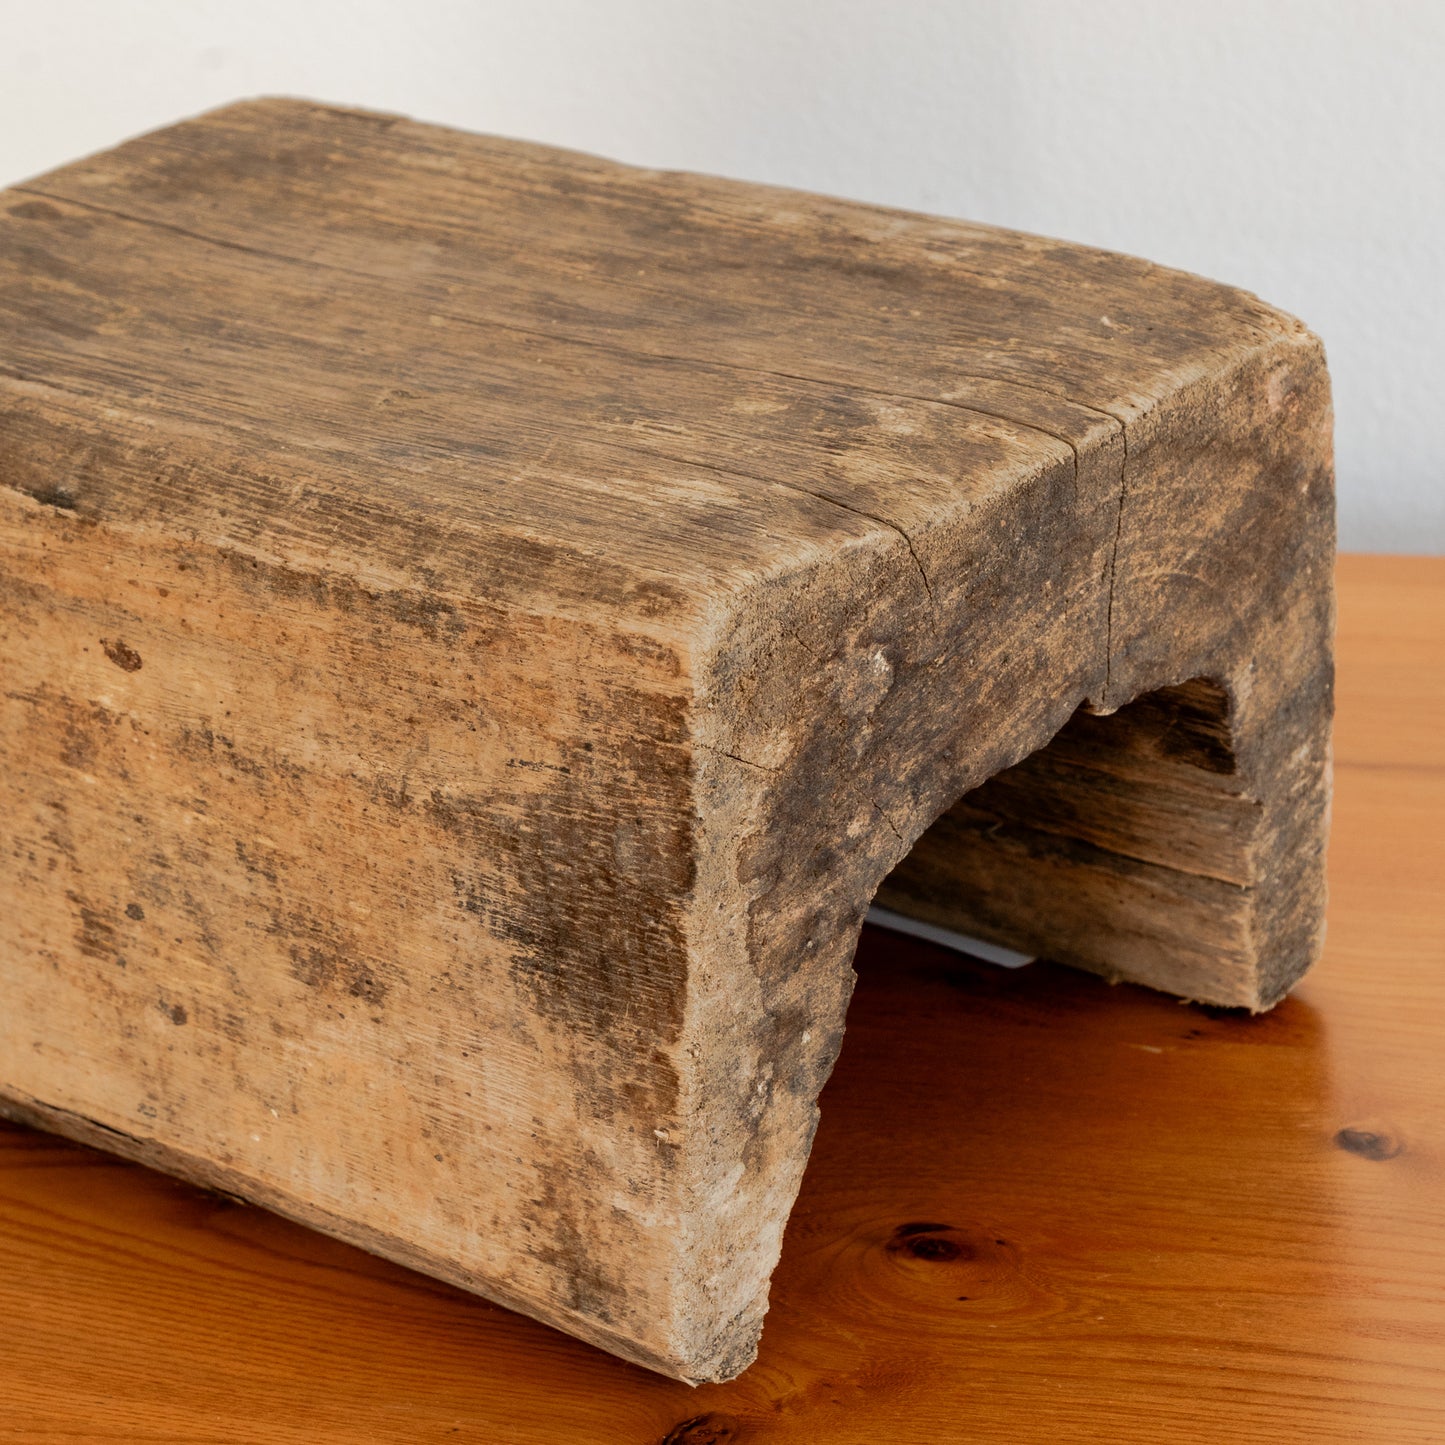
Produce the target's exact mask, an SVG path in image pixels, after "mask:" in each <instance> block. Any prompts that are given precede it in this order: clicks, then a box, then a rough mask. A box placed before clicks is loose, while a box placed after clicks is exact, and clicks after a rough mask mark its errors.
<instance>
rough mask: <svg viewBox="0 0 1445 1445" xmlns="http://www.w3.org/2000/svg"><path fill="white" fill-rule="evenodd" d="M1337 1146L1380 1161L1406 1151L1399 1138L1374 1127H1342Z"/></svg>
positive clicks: (1362, 1156) (1365, 1157)
mask: <svg viewBox="0 0 1445 1445" xmlns="http://www.w3.org/2000/svg"><path fill="white" fill-rule="evenodd" d="M1335 1146H1336V1148H1339V1149H1343V1150H1345V1151H1346V1152H1347V1153H1350V1154H1358V1155H1359V1156H1360V1158H1361V1159H1373V1160H1375V1161H1376V1162H1379V1163H1383V1162H1384V1161H1385V1160H1386V1159H1393V1158H1395V1157H1396V1156H1397V1155H1399V1154H1403V1153H1404V1152H1405V1146H1404V1144H1403V1143H1402V1142H1401V1141H1400V1140H1399V1139H1397V1138H1395V1137H1394V1136H1393V1135H1391V1134H1386V1133H1382V1132H1379V1131H1377V1130H1374V1129H1341V1130H1340V1131H1339V1133H1337V1134H1336V1135H1335Z"/></svg>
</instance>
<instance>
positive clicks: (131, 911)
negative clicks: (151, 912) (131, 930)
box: [125, 903, 146, 923]
mask: <svg viewBox="0 0 1445 1445" xmlns="http://www.w3.org/2000/svg"><path fill="white" fill-rule="evenodd" d="M125 916H126V917H127V918H131V919H134V920H135V921H136V922H137V923H139V922H140V921H141V920H142V919H143V918H144V917H145V916H146V911H145V909H144V908H142V907H141V906H140V904H139V903H127V904H126V906H125Z"/></svg>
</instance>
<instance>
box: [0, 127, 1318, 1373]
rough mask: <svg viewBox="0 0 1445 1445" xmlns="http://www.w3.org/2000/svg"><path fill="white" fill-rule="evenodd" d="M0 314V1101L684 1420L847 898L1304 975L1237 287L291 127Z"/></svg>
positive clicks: (844, 958) (175, 188)
mask: <svg viewBox="0 0 1445 1445" xmlns="http://www.w3.org/2000/svg"><path fill="white" fill-rule="evenodd" d="M0 268H3V286H0V308H3V314H0V343H3V345H0V482H3V486H0V565H3V584H0V607H3V612H0V618H3V644H0V662H3V677H4V689H3V692H4V697H3V709H4V711H3V714H0V717H3V725H0V757H3V776H0V806H3V817H4V820H5V822H4V827H5V836H4V838H3V844H4V850H3V851H4V855H5V858H6V860H7V866H6V871H5V874H4V882H3V888H4V892H3V898H0V905H3V906H0V986H3V997H4V1001H5V1006H4V1009H3V1011H0V1092H3V1094H4V1095H5V1096H6V1098H7V1100H8V1102H7V1104H6V1105H5V1109H6V1112H8V1113H9V1114H10V1115H11V1116H12V1117H15V1118H19V1119H22V1120H27V1121H30V1122H33V1123H37V1124H40V1125H42V1126H44V1127H46V1128H51V1129H56V1130H59V1131H60V1132H62V1133H65V1134H69V1135H71V1136H72V1137H74V1138H78V1139H82V1140H85V1141H87V1142H89V1143H93V1144H99V1145H101V1146H102V1147H104V1148H108V1149H114V1150H116V1151H118V1152H120V1153H123V1154H126V1155H128V1156H130V1157H132V1158H136V1159H141V1160H144V1161H146V1162H148V1163H152V1164H155V1165H157V1166H159V1167H161V1168H163V1169H168V1170H171V1171H173V1172H175V1173H177V1174H180V1175H183V1176H185V1177H187V1178H190V1179H194V1180H199V1181H201V1182H202V1183H205V1184H209V1185H214V1186H217V1187H220V1188H222V1189H225V1190H229V1191H232V1192H234V1193H236V1194H239V1195H243V1196H245V1197H246V1198H248V1199H251V1200H255V1201H257V1202H258V1203H261V1204H264V1205H266V1206H268V1207H270V1208H273V1209H276V1210H279V1211H281V1212H282V1213H285V1214H288V1215H290V1216H292V1217H293V1218H296V1219H299V1220H303V1221H305V1222H306V1223H308V1224H312V1225H315V1226H316V1227H317V1228H320V1229H323V1230H326V1231H328V1232H330V1233H332V1234H335V1235H337V1236H339V1237H341V1238H343V1239H347V1240H351V1241H353V1242H354V1243H357V1244H360V1245H362V1246H363V1247H365V1248H367V1249H371V1250H375V1251H376V1252H378V1253H380V1254H384V1255H387V1256H389V1257H390V1258H392V1259H395V1260H400V1261H402V1262H403V1263H405V1264H408V1265H412V1266H415V1267H416V1268H417V1269H421V1270H425V1271H427V1272H428V1273H430V1274H434V1275H436V1276H438V1277H440V1278H442V1279H445V1280H450V1281H452V1282H453V1283H455V1284H459V1285H461V1286H463V1287H464V1288H467V1289H471V1290H476V1291H478V1292H479V1293H482V1294H485V1295H487V1296H489V1297H490V1298H492V1299H495V1300H499V1301H501V1302H503V1303H505V1304H508V1305H511V1306H513V1307H515V1308H517V1309H520V1310H524V1311H526V1312H528V1313H529V1314H532V1315H535V1316H537V1317H539V1318H540V1319H543V1320H547V1321H549V1322H551V1323H552V1324H555V1325H557V1326H559V1327H560V1328H562V1329H564V1330H568V1331H570V1332H572V1333H573V1334H576V1335H580V1336H582V1337H583V1338H585V1339H588V1340H592V1341H595V1342H596V1343H598V1344H600V1345H602V1346H603V1347H604V1348H606V1349H609V1350H612V1351H614V1352H616V1353H617V1354H619V1355H623V1356H625V1357H627V1358H628V1359H631V1360H635V1361H638V1362H640V1363H642V1364H644V1365H647V1366H649V1367H651V1368H652V1369H655V1370H661V1371H663V1372H665V1373H668V1374H671V1375H676V1376H679V1377H681V1378H683V1379H687V1380H716V1379H725V1378H728V1377H729V1376H731V1375H733V1374H735V1373H736V1372H738V1371H739V1370H741V1369H742V1368H743V1367H744V1366H745V1365H746V1364H747V1363H748V1362H749V1360H751V1359H752V1357H753V1354H754V1351H755V1349H756V1343H757V1339H758V1334H759V1330H760V1328H761V1323H762V1317H763V1313H764V1310H765V1309H766V1306H767V1290H768V1278H769V1275H770V1274H771V1272H772V1269H773V1265H774V1263H775V1261H776V1260H777V1258H778V1250H779V1245H780V1241H781V1238H782V1232H783V1226H784V1223H785V1221H786V1220H787V1217H788V1211H789V1208H790V1207H791V1205H792V1202H793V1198H794V1196H795V1194H796V1192H797V1189H798V1183H799V1178H800V1175H801V1173H802V1170H803V1165H804V1162H805V1160H806V1159H807V1156H808V1148H809V1144H810V1141H811V1139H812V1136H813V1130H814V1127H815V1125H816V1123H817V1119H818V1110H817V1099H818V1092H819V1090H820V1088H821V1087H822V1084H823V1081H824V1080H825V1079H826V1078H827V1076H828V1072H829V1070H830V1069H831V1067H832V1065H833V1061H834V1059H835V1057H836V1056H837V1053H838V1048H839V1044H840V1041H841V1039H842V1036H843V1017H844V1010H845V1008H846V1006H847V1002H848V994H849V988H850V985H851V981H852V972H851V969H850V966H849V965H850V959H851V957H852V954H853V949H854V944H855V941H856V939H857V937H858V931H859V926H860V921H861V919H862V917H863V914H864V911H865V910H866V909H867V907H868V905H869V903H870V901H871V900H872V899H873V898H874V896H875V894H877V895H878V897H879V899H880V901H881V902H885V903H886V904H887V905H888V906H889V907H891V908H893V909H896V910H900V911H903V912H906V913H909V914H912V915H914V916H916V917H918V918H922V919H925V920H929V921H932V922H934V923H939V924H944V925H947V926H950V927H955V928H961V929H963V930H966V931H968V932H970V933H973V934H975V935H980V936H983V937H986V938H989V939H993V940H996V941H999V942H1003V943H1009V944H1014V945H1016V946H1019V947H1021V948H1025V949H1028V950H1030V951H1032V952H1037V953H1043V954H1047V955H1049V956H1050V957H1052V958H1055V959H1059V960H1062V961H1065V962H1068V963H1072V964H1076V965H1078V966H1080V967H1082V968H1086V969H1092V970H1095V971H1096V972H1098V973H1102V974H1105V975H1106V976H1108V977H1110V978H1113V979H1130V980H1134V981H1137V982H1141V983H1146V984H1150V985H1152V986H1154V987H1156V988H1163V989H1168V990H1170V991H1172V992H1175V993H1178V994H1181V995H1184V996H1186V997H1189V998H1194V999H1203V1000H1208V1001H1209V1002H1211V1003H1214V1004H1222V1005H1225V1006H1231V1007H1233V1006H1238V1007H1242V1008H1250V1009H1262V1008H1267V1007H1269V1006H1270V1005H1271V1004H1272V1003H1274V1002H1275V1001H1276V1000H1277V999H1278V998H1280V997H1281V995H1282V994H1283V993H1284V991H1285V990H1286V989H1287V988H1288V987H1289V986H1290V984H1291V983H1292V982H1293V981H1294V980H1295V979H1296V978H1297V977H1298V976H1299V974H1300V973H1301V971H1302V970H1303V969H1305V968H1306V967H1307V966H1308V965H1309V963H1310V962H1311V960H1312V959H1313V958H1314V957H1315V955H1316V952H1317V951H1318V946H1319V940H1320V931H1321V908H1322V900H1323V883H1322V876H1323V875H1322V853H1323V844H1324V833H1325V826H1326V814H1327V806H1328V720H1329V712H1330V630H1331V606H1332V602H1331V597H1332V594H1331V560H1332V544H1333V536H1332V503H1331V469H1330V403H1329V393H1328V384H1327V379H1326V374H1325V367H1324V361H1323V357H1322V354H1321V350H1320V346H1319V344H1318V342H1317V341H1316V340H1315V339H1314V337H1312V336H1311V335H1310V334H1309V333H1308V332H1307V331H1306V330H1304V329H1303V328H1302V327H1301V326H1300V325H1299V324H1298V323H1296V322H1295V321H1293V320H1291V319H1290V318H1289V317H1287V316H1283V315H1281V314H1280V313H1279V312H1277V311H1274V310H1271V309H1270V308H1269V307H1267V306H1264V305H1262V304H1261V303H1260V302H1258V301H1257V300H1255V299H1254V298H1253V297H1252V296H1249V295H1246V294H1244V293H1242V292H1239V291H1234V290H1230V289H1228V288H1226V287H1223V286H1218V285H1215V284H1213V283H1210V282H1206V281H1202V280H1199V279H1197V278H1195V277H1192V276H1185V275H1181V274H1179V273H1177V272H1173V271H1167V270H1162V269H1160V268H1159V267H1156V266H1152V265H1149V264H1147V263H1145V262H1142V261H1136V260H1131V259H1129V258H1127V257H1123V256H1116V255H1111V254H1108V253H1105V252H1101V251H1093V250H1089V249H1086V248H1084V247H1080V246H1070V245H1065V244H1062V243H1060V242H1057V241H1046V240H1040V239H1038V238H1036V237H1031V236H1023V235H1017V234H1014V233H1011V232H1005V231H998V230H993V229H989V228H987V227H982V226H974V225H966V224H962V223H959V222H955V221H942V220H932V219H929V218H926V217H920V216H913V215H904V214H900V213H898V212H894V211H886V210H880V209H876V208H873V207H869V206H861V205H853V204H848V203H844V202H839V201H830V200H825V199H821V198H819V197H816V196H808V195H799V194H795V193H792V192H788V191H781V190H773V189H769V188H766V187H762V186H752V185H741V184H736V183H732V182H728V181H718V180H710V179H706V178H703V177H698V176H690V175H677V174H671V173H660V172H655V171H643V170H634V169H630V168H628V167H624V166H620V165H614V164H612V163H610V162H606V161H600V160H593V159H591V158H589V157H585V156H577V155H571V154H568V153H565V152H561V151H555V150H549V149H546V148H542V147H538V146H532V145H523V144H519V143H515V142H511V141H501V140H493V139H488V138H483V137H477V136H470V135H460V134H457V133H454V132H451V131H446V130H440V129H437V128H435V127H431V126H423V125H416V124H413V123H411V122H409V121H405V120H399V119H396V118H393V117H390V116H377V115H368V114H362V113H359V112H353V111H341V110H334V109H329V108H325V107H321V106H316V105H309V104H304V103H300V102H294V101H260V102H250V103H246V104H242V105H236V106H232V107H229V108H227V109H225V110H222V111H218V112H216V113H214V114H211V115H207V116H204V117H202V118H201V119H199V120H194V121H189V122H186V123H185V124H183V125H178V126H174V127H171V128H170V129H167V130H163V131H160V132H158V133H157V134H155V135H151V136H147V137H145V138H143V139H140V140H136V141H131V142H129V143H128V144H126V145H123V146H121V147H120V148H119V149H117V150H115V151H111V152H109V153H107V154H105V155H102V156H99V157H96V158H94V159H92V160H88V161H83V162H81V163H79V164H78V165H74V166H71V167H67V168H66V169H63V170H60V171H57V172H55V173H54V174H52V175H49V176H46V177H43V178H42V179H40V180H38V181H35V182H33V183H30V184H27V185H23V186H18V187H15V188H14V189H12V190H10V191H7V192H5V193H4V194H3V195H0ZM1136 699H1142V700H1140V701H1135V700H1136ZM1126 704H1127V705H1128V706H1125V705H1126ZM1121 708H1122V710H1119V709H1121ZM1051 740H1052V741H1051ZM1040 750H1042V751H1040ZM988 780H991V781H988ZM980 785H983V786H980ZM960 800H961V801H960ZM915 844H916V845H917V846H915ZM1000 1083H1001V1087H1007V1080H1002V1081H1000Z"/></svg>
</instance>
